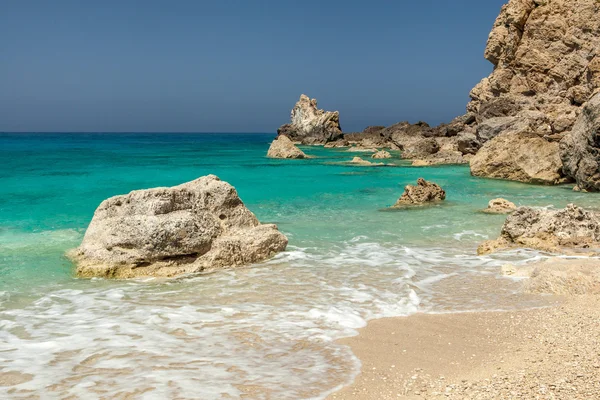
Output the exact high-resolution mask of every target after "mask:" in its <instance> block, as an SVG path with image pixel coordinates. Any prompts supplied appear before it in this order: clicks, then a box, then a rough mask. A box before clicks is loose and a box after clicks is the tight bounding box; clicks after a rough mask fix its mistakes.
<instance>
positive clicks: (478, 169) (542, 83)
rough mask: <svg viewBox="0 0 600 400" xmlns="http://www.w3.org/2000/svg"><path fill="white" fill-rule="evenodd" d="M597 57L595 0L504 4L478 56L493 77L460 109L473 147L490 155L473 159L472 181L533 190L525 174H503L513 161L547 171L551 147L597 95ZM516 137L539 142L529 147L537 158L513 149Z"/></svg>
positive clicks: (599, 31) (599, 7)
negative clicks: (519, 184) (471, 126)
mask: <svg viewBox="0 0 600 400" xmlns="http://www.w3.org/2000/svg"><path fill="white" fill-rule="evenodd" d="M599 52H600V2H598V1H597V0H510V1H509V2H508V4H506V5H505V6H503V7H502V10H501V12H500V15H499V16H498V18H497V19H496V22H495V24H494V27H493V29H492V32H491V33H490V36H489V39H488V44H487V47H486V50H485V58H486V59H488V60H489V61H490V62H491V63H492V64H494V71H493V72H492V74H491V75H490V76H489V77H487V78H484V79H483V80H482V81H481V82H480V83H479V84H478V85H477V86H476V87H475V88H473V90H472V91H471V93H470V96H471V102H470V103H469V104H468V106H467V111H468V112H469V113H472V114H473V115H474V116H475V119H476V122H477V131H476V132H477V138H478V140H479V142H480V143H481V144H483V143H486V142H488V143H489V144H487V143H486V145H485V146H484V148H486V147H492V148H495V149H496V150H497V151H494V152H491V153H490V152H482V151H480V152H479V153H478V154H477V155H475V158H474V159H473V162H472V165H474V166H475V169H473V168H472V171H473V173H474V174H476V175H479V176H487V177H492V178H507V177H509V179H515V180H520V181H524V182H536V181H537V178H536V177H535V176H530V175H529V174H527V173H525V174H523V173H519V174H512V173H511V168H513V165H516V164H517V163H516V161H515V159H529V161H528V162H530V163H533V164H538V165H544V164H546V165H549V166H550V167H551V168H552V169H554V168H555V166H556V165H555V164H556V163H555V160H557V159H558V157H559V155H558V151H559V150H558V145H557V142H558V141H560V140H561V139H562V138H563V137H565V135H567V134H568V133H569V132H570V131H571V129H572V128H573V125H574V123H575V121H576V120H577V118H578V116H579V114H580V113H581V109H582V106H583V105H584V104H585V103H586V102H587V101H588V100H589V99H590V98H591V97H592V95H593V94H594V92H595V91H596V90H597V89H598V88H600V54H598V53H599ZM524 137H527V138H532V137H538V138H540V139H543V141H541V142H538V144H539V146H537V147H536V148H537V149H538V150H539V149H542V150H543V151H534V150H533V149H528V148H527V147H526V146H525V147H523V146H516V148H513V147H515V146H512V144H513V143H516V142H523V138H524ZM490 142H491V143H490ZM502 150H506V151H502ZM496 153H498V154H504V155H507V154H508V155H510V157H504V156H499V157H496V156H495V154H496ZM549 160H552V162H549ZM487 165H494V168H486V166H487ZM495 171H501V173H499V174H496V172H495ZM543 172H544V171H538V173H543ZM547 172H548V173H549V174H545V175H548V176H551V175H552V174H555V175H554V176H555V178H556V179H554V182H560V181H562V178H561V177H560V176H558V175H556V171H554V170H553V171H547ZM561 173H562V172H561ZM517 176H518V178H516V177H517ZM511 177H512V178H511ZM546 183H551V182H549V181H546Z"/></svg>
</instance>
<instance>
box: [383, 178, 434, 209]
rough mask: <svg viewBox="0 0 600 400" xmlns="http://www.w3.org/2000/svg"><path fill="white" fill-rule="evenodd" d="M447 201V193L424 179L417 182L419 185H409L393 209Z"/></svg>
mask: <svg viewBox="0 0 600 400" xmlns="http://www.w3.org/2000/svg"><path fill="white" fill-rule="evenodd" d="M445 199H446V192H445V191H444V189H442V188H441V187H440V186H439V185H437V184H435V183H433V182H428V181H426V180H425V179H423V178H419V179H418V180H417V185H416V186H413V185H407V186H406V187H405V188H404V193H402V196H401V197H400V198H399V199H398V201H397V202H396V204H394V205H393V206H392V207H393V208H399V207H405V206H413V205H423V204H427V203H431V202H438V201H442V200H445Z"/></svg>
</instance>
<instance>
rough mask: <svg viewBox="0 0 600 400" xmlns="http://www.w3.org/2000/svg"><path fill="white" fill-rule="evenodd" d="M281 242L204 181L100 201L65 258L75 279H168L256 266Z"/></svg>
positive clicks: (273, 230)
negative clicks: (73, 268)
mask: <svg viewBox="0 0 600 400" xmlns="http://www.w3.org/2000/svg"><path fill="white" fill-rule="evenodd" d="M287 243H288V240H287V238H286V237H285V235H283V234H282V233H281V232H279V231H278V230H277V226H275V225H263V224H261V223H260V222H259V221H258V219H257V218H256V216H255V215H254V214H253V213H252V212H251V211H250V210H248V209H247V208H246V207H245V206H244V203H243V202H242V200H241V199H240V198H239V197H238V194H237V192H236V190H235V188H234V187H233V186H231V185H230V184H228V183H227V182H223V181H221V180H220V179H219V178H218V177H216V176H214V175H208V176H204V177H201V178H199V179H196V180H194V181H192V182H188V183H184V184H182V185H179V186H174V187H170V188H167V187H165V188H155V189H147V190H136V191H133V192H131V193H129V194H127V195H121V196H115V197H111V198H109V199H107V200H105V201H103V202H102V203H101V204H100V206H99V207H98V208H97V209H96V212H95V213H94V217H93V219H92V221H91V223H90V225H89V227H88V229H87V231H86V233H85V236H84V238H83V242H82V243H81V245H80V246H79V247H78V248H77V249H74V250H72V251H70V252H69V253H68V256H69V257H70V258H71V259H72V260H73V261H74V262H75V263H76V264H77V275H78V276H80V277H94V276H99V277H107V278H132V277H141V276H162V277H172V276H177V275H181V274H187V273H195V272H201V271H204V270H208V269H215V268H223V267H233V266H240V265H245V264H251V263H255V262H259V261H263V260H265V259H267V258H269V257H271V256H272V255H274V254H275V253H277V252H280V251H283V250H285V248H286V246H287Z"/></svg>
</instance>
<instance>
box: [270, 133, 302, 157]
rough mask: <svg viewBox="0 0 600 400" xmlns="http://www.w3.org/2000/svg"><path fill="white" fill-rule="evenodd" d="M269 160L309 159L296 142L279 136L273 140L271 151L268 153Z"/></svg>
mask: <svg viewBox="0 0 600 400" xmlns="http://www.w3.org/2000/svg"><path fill="white" fill-rule="evenodd" d="M267 157H269V158H294V159H302V158H309V156H307V155H306V154H305V153H304V152H303V151H302V150H300V149H299V148H298V147H296V145H295V144H294V142H292V141H291V140H290V138H288V137H287V136H285V135H279V136H277V137H276V138H275V140H273V143H271V146H270V147H269V151H268V152H267Z"/></svg>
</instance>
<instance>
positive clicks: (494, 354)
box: [328, 294, 600, 400]
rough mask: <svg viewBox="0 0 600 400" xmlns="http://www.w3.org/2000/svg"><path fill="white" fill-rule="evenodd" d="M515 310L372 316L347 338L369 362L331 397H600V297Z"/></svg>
mask: <svg viewBox="0 0 600 400" xmlns="http://www.w3.org/2000/svg"><path fill="white" fill-rule="evenodd" d="M558 299H559V298H557V297H553V298H552V301H551V302H549V303H551V304H550V306H549V307H546V308H541V309H533V310H522V311H509V312H474V313H457V314H415V315H412V316H409V317H404V318H389V319H381V320H376V321H372V322H370V323H369V325H368V326H367V327H365V328H363V329H362V330H360V334H359V336H356V337H353V338H347V339H343V340H341V341H340V342H341V343H343V344H346V345H348V346H350V347H351V348H352V350H353V352H354V353H355V354H356V355H357V357H358V358H359V359H360V360H361V362H362V370H361V374H360V375H359V376H358V377H357V379H356V380H355V382H354V383H353V384H352V385H350V386H347V387H345V388H343V389H342V390H341V391H339V392H337V393H334V394H332V395H330V396H329V397H328V399H366V400H370V399H373V400H375V399H382V400H383V399H399V398H401V399H438V398H439V399H442V398H443V399H597V398H600V297H599V296H598V295H597V294H596V295H592V294H586V295H579V296H569V297H562V298H560V300H558Z"/></svg>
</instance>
